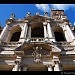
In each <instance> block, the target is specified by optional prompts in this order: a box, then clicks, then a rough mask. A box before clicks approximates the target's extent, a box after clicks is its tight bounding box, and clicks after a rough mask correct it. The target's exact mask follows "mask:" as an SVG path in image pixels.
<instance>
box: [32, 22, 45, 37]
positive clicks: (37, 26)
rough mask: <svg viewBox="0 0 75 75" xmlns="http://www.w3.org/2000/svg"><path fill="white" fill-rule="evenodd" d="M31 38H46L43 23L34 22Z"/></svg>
mask: <svg viewBox="0 0 75 75" xmlns="http://www.w3.org/2000/svg"><path fill="white" fill-rule="evenodd" d="M31 37H34V38H35V37H39V38H43V37H44V27H43V23H42V22H41V21H40V22H37V23H36V22H33V23H32V25H31Z"/></svg>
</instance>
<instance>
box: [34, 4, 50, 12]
mask: <svg viewBox="0 0 75 75" xmlns="http://www.w3.org/2000/svg"><path fill="white" fill-rule="evenodd" d="M35 6H36V7H37V8H38V9H40V10H42V11H44V12H49V4H36V5H35Z"/></svg>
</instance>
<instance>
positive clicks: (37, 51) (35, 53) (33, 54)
mask: <svg viewBox="0 0 75 75" xmlns="http://www.w3.org/2000/svg"><path fill="white" fill-rule="evenodd" d="M32 56H34V61H35V62H36V63H37V62H41V60H40V58H41V54H40V53H39V50H38V47H36V50H35V51H34V52H33V53H32Z"/></svg>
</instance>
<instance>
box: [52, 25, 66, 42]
mask: <svg viewBox="0 0 75 75" xmlns="http://www.w3.org/2000/svg"><path fill="white" fill-rule="evenodd" d="M52 31H53V33H54V36H55V40H56V41H57V42H61V41H66V38H65V35H64V33H63V30H62V28H61V27H60V26H55V27H53V28H52Z"/></svg>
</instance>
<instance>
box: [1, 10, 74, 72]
mask: <svg viewBox="0 0 75 75" xmlns="http://www.w3.org/2000/svg"><path fill="white" fill-rule="evenodd" d="M0 70H1V71H2V70H7V71H64V70H75V35H74V27H72V25H71V23H70V22H69V20H68V18H67V16H66V15H65V13H64V10H51V15H50V16H48V13H47V12H46V13H44V15H40V14H39V12H38V13H36V15H34V16H31V13H30V12H28V13H27V15H26V17H24V18H23V19H15V15H14V14H12V15H11V17H10V19H7V20H6V26H5V27H4V29H3V31H2V32H1V34H0Z"/></svg>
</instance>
